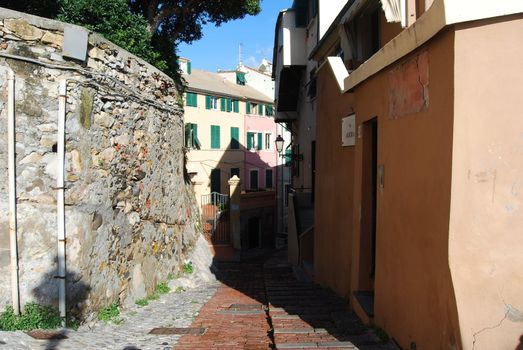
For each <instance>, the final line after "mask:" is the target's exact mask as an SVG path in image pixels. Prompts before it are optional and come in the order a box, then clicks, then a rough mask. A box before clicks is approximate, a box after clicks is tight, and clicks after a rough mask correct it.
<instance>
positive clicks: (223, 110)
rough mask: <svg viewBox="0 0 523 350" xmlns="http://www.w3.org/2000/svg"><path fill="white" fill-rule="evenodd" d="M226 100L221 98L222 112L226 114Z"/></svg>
mask: <svg viewBox="0 0 523 350" xmlns="http://www.w3.org/2000/svg"><path fill="white" fill-rule="evenodd" d="M226 100H227V99H226V98H225V97H221V98H220V111H222V112H225V105H226Z"/></svg>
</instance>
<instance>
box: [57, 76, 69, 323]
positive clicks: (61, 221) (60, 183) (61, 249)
mask: <svg viewBox="0 0 523 350" xmlns="http://www.w3.org/2000/svg"><path fill="white" fill-rule="evenodd" d="M66 100H67V81H66V80H65V79H63V80H61V81H60V87H59V94H58V134H57V138H58V140H57V157H58V160H57V162H56V163H57V167H58V169H57V173H56V216H57V217H56V219H57V229H58V233H57V243H58V275H57V276H56V278H57V279H58V309H59V312H60V317H61V318H62V320H63V321H62V322H63V323H64V325H65V317H66V302H65V297H66V295H65V287H66V284H65V282H66V280H65V278H66V266H65V244H66V239H65V205H64V173H65V170H64V168H65V105H66Z"/></svg>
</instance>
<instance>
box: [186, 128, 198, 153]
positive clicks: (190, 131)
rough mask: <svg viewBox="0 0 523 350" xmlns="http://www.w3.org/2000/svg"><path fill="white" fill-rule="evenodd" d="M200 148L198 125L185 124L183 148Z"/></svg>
mask: <svg viewBox="0 0 523 350" xmlns="http://www.w3.org/2000/svg"><path fill="white" fill-rule="evenodd" d="M200 146H201V145H200V141H199V140H198V124H194V123H187V124H185V147H187V148H192V149H200Z"/></svg>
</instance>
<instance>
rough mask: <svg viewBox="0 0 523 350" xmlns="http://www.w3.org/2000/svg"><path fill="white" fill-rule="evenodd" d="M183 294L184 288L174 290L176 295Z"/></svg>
mask: <svg viewBox="0 0 523 350" xmlns="http://www.w3.org/2000/svg"><path fill="white" fill-rule="evenodd" d="M183 292H185V288H183V287H182V286H180V287H178V288H176V293H183Z"/></svg>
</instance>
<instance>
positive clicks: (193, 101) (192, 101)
mask: <svg viewBox="0 0 523 350" xmlns="http://www.w3.org/2000/svg"><path fill="white" fill-rule="evenodd" d="M185 104H186V105H187V106H189V107H197V106H198V95H197V94H195V93H194V92H188V93H187V94H186V97H185Z"/></svg>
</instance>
